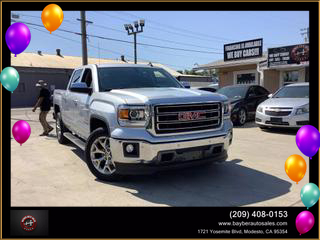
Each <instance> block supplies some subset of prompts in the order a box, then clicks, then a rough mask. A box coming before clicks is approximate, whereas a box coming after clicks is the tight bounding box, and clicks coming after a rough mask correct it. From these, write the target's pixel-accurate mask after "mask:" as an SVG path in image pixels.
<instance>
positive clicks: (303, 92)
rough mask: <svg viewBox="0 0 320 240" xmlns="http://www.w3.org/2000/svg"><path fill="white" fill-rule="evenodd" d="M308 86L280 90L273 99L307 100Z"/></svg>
mask: <svg viewBox="0 0 320 240" xmlns="http://www.w3.org/2000/svg"><path fill="white" fill-rule="evenodd" d="M308 97H309V86H295V87H289V86H288V87H283V88H281V89H280V90H279V91H278V92H277V93H275V95H274V96H273V98H308Z"/></svg>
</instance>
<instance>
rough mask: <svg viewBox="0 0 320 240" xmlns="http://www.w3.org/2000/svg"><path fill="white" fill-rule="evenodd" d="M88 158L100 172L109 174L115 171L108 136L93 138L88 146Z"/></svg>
mask: <svg viewBox="0 0 320 240" xmlns="http://www.w3.org/2000/svg"><path fill="white" fill-rule="evenodd" d="M90 158H91V162H92V164H93V166H94V167H95V169H96V170H98V171H99V172H100V173H102V174H106V175H110V174H112V173H113V172H115V171H116V167H115V164H114V163H113V161H112V154H111V149H110V142H109V138H108V137H105V136H103V137H98V138H97V139H95V140H94V142H93V143H92V145H91V148H90Z"/></svg>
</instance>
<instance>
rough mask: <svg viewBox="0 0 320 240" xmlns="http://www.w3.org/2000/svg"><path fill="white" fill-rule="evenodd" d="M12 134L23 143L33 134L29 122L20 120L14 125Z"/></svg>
mask: <svg viewBox="0 0 320 240" xmlns="http://www.w3.org/2000/svg"><path fill="white" fill-rule="evenodd" d="M12 134H13V137H14V139H15V140H16V141H17V142H18V143H20V145H22V143H25V142H26V141H27V140H28V138H29V137H30V134H31V128H30V125H29V123H27V122H26V121H23V120H19V121H18V122H16V123H15V124H14V125H13V128H12Z"/></svg>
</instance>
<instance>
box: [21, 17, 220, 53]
mask: <svg viewBox="0 0 320 240" xmlns="http://www.w3.org/2000/svg"><path fill="white" fill-rule="evenodd" d="M19 15H21V16H26V17H32V18H38V19H41V17H39V16H33V15H27V14H20V13H19ZM63 22H68V23H70V24H74V25H79V24H78V23H76V22H72V21H70V20H67V19H64V20H63ZM92 26H94V27H97V28H101V29H109V30H111V31H115V32H120V33H125V31H122V30H118V29H114V28H111V27H107V26H102V25H99V24H95V23H94V24H92ZM140 37H142V38H149V39H153V40H157V41H163V42H170V43H174V44H179V45H185V46H192V47H198V48H204V49H213V50H220V48H213V47H208V46H199V45H196V44H190V43H184V42H177V41H172V40H168V39H161V38H155V37H150V36H145V34H144V35H143V36H140Z"/></svg>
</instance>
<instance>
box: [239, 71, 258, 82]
mask: <svg viewBox="0 0 320 240" xmlns="http://www.w3.org/2000/svg"><path fill="white" fill-rule="evenodd" d="M255 82H256V75H255V74H254V73H244V74H237V84H254V83H255Z"/></svg>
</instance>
